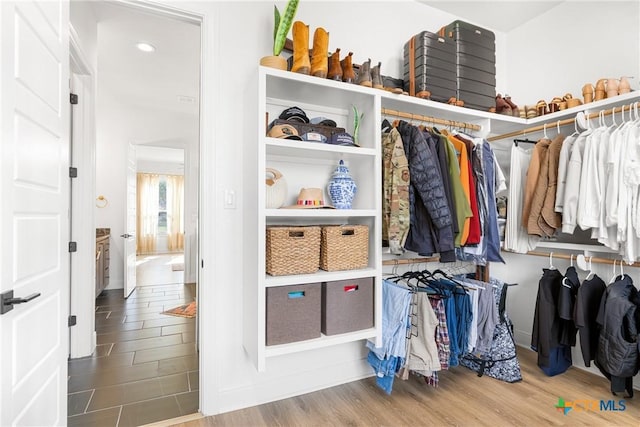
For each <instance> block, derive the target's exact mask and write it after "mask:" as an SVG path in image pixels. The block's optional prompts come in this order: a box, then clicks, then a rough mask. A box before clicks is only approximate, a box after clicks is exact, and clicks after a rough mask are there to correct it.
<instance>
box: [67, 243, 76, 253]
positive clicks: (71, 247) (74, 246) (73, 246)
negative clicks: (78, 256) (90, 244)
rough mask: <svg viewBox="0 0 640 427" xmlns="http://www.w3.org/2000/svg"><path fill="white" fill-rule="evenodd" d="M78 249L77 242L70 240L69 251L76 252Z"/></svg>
mask: <svg viewBox="0 0 640 427" xmlns="http://www.w3.org/2000/svg"><path fill="white" fill-rule="evenodd" d="M77 250H78V244H77V243H76V242H69V252H76V251H77Z"/></svg>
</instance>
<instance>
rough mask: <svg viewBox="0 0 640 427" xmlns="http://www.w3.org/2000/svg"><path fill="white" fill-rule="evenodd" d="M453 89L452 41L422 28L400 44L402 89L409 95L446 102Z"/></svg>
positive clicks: (454, 69) (454, 64)
mask: <svg viewBox="0 0 640 427" xmlns="http://www.w3.org/2000/svg"><path fill="white" fill-rule="evenodd" d="M456 88H457V82H456V47H455V43H453V41H452V40H450V39H446V38H445V37H440V36H439V35H437V34H434V33H430V32H429V31H422V32H420V33H418V34H416V35H415V36H413V37H412V38H411V39H410V40H409V41H408V42H406V43H405V44H404V90H405V91H406V92H409V95H411V96H417V97H419V98H430V99H433V100H434V101H440V102H447V101H448V100H449V99H450V98H453V97H455V96H456Z"/></svg>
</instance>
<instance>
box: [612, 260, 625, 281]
mask: <svg viewBox="0 0 640 427" xmlns="http://www.w3.org/2000/svg"><path fill="white" fill-rule="evenodd" d="M621 264H622V263H621ZM615 280H616V260H615V259H614V260H613V276H611V279H609V284H611V283H613V282H615Z"/></svg>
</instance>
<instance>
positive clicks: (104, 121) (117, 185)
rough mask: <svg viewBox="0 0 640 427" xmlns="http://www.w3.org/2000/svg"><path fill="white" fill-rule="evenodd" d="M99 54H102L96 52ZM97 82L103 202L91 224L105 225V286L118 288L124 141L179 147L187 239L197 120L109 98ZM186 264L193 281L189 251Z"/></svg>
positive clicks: (192, 219)
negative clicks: (107, 253)
mask: <svg viewBox="0 0 640 427" xmlns="http://www.w3.org/2000/svg"><path fill="white" fill-rule="evenodd" d="M101 60H107V59H105V58H99V61H101ZM98 65H99V64H98ZM99 83H100V81H99V80H98V98H97V105H96V110H97V112H96V114H97V120H96V123H97V147H96V195H104V196H105V197H106V198H107V200H108V201H109V204H108V205H107V207H105V208H96V227H100V228H102V227H108V228H111V234H112V236H113V238H112V240H111V260H110V271H111V278H110V281H109V286H108V287H107V289H121V288H123V284H124V279H123V278H124V264H123V256H124V255H123V251H124V242H123V239H121V238H120V237H118V236H120V235H121V234H123V233H124V232H125V230H124V212H125V189H126V187H125V182H126V170H125V167H126V159H127V145H128V143H129V142H134V143H149V142H153V145H164V146H173V147H176V148H183V149H184V150H185V171H186V172H185V242H187V240H188V239H190V240H189V241H192V240H193V239H194V238H195V228H196V225H195V224H196V222H197V206H198V205H197V203H198V199H197V195H198V193H197V176H198V166H197V158H198V156H197V153H198V126H199V125H198V118H197V117H194V116H191V115H187V114H182V115H180V114H177V113H173V112H171V113H170V112H166V111H154V110H150V109H144V108H138V107H132V106H130V105H128V104H127V103H126V102H123V101H122V100H119V99H114V98H112V97H111V96H110V95H109V93H107V92H105V91H104V90H101V88H100V84H99ZM185 128H186V129H191V130H192V134H191V135H190V136H189V137H187V139H183V138H180V139H178V138H175V137H174V135H183V134H184V129H185ZM194 164H195V165H194ZM191 264H193V265H192V266H191V269H190V271H191V273H192V277H185V280H186V281H187V282H195V265H196V264H197V259H195V257H192V259H191ZM185 270H186V266H185ZM185 273H187V272H186V271H185ZM187 276H189V275H188V274H187Z"/></svg>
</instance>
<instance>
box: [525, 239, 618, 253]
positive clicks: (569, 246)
mask: <svg viewBox="0 0 640 427" xmlns="http://www.w3.org/2000/svg"><path fill="white" fill-rule="evenodd" d="M539 248H545V249H557V250H569V251H579V252H583V251H584V252H599V253H605V254H617V253H618V251H616V250H613V249H610V248H608V247H606V246H604V245H597V244H596V245H590V244H584V243H571V242H553V241H547V240H542V241H540V242H538V243H536V249H539Z"/></svg>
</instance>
